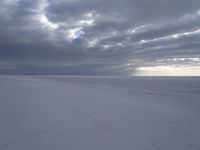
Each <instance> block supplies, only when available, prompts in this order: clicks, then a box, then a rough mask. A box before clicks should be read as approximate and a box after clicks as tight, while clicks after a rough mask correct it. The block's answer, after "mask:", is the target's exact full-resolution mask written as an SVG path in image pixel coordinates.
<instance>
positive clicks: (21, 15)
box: [0, 0, 200, 75]
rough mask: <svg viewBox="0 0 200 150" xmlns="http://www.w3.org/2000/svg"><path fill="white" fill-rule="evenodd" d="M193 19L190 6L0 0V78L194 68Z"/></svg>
mask: <svg viewBox="0 0 200 150" xmlns="http://www.w3.org/2000/svg"><path fill="white" fill-rule="evenodd" d="M199 20H200V1H197V0H190V1H188V0H176V1H173V0H84V1H83V0H51V1H50V0H49V1H48V0H1V2H0V22H1V24H0V73H12V74H16V73H25V74H29V73H30V74H32V73H33V74H34V73H36V74H37V73H40V74H92V75H94V74H97V75H98V74H99V75H103V74H105V75H111V74H129V73H132V72H134V70H135V68H137V67H143V66H156V65H159V62H162V65H169V64H172V63H174V61H173V60H174V59H175V60H178V61H175V63H176V64H178V65H199V63H200V62H199V61H198V59H192V58H199V57H200V50H199V47H200V44H199V41H200V21H199ZM176 58H180V59H176ZM181 58H187V60H188V61H186V62H184V61H182V60H185V59H181ZM190 58H191V59H190ZM170 60H172V61H171V62H170ZM193 60H196V61H193Z"/></svg>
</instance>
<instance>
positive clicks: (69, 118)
mask: <svg viewBox="0 0 200 150" xmlns="http://www.w3.org/2000/svg"><path fill="white" fill-rule="evenodd" d="M56 149H57V150H199V149H200V78H198V77H196V78H195V77H81V76H79V77H78V76H77V77H76V76H0V150H56Z"/></svg>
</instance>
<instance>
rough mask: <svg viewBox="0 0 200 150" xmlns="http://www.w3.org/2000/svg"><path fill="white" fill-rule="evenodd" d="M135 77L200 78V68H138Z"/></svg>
mask: <svg viewBox="0 0 200 150" xmlns="http://www.w3.org/2000/svg"><path fill="white" fill-rule="evenodd" d="M133 75H136V76H200V66H174V65H172V66H154V67H139V68H137V69H136V72H135V73H134V74H133Z"/></svg>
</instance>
